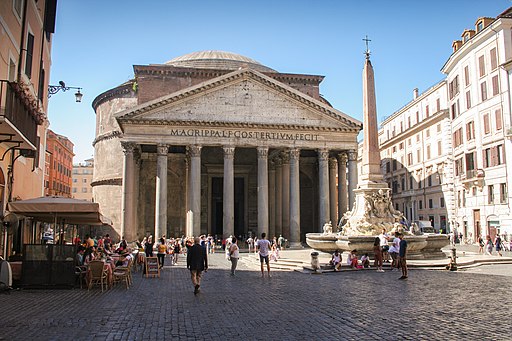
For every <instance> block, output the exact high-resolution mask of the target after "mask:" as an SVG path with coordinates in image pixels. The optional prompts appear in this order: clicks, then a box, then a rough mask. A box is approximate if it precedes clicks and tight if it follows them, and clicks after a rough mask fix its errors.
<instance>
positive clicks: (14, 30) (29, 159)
mask: <svg viewBox="0 0 512 341" xmlns="http://www.w3.org/2000/svg"><path fill="white" fill-rule="evenodd" d="M56 5H57V1H56V0H39V1H35V0H5V1H1V2H0V26H1V31H2V34H0V54H1V55H2V58H0V123H1V124H0V154H1V155H3V156H2V158H1V161H0V215H1V216H4V215H5V212H4V210H5V206H6V203H7V202H8V201H11V200H20V199H28V198H34V197H40V196H42V195H43V194H44V185H43V180H44V166H45V140H46V129H47V126H48V121H47V106H48V97H47V94H48V79H49V74H50V65H51V40H52V39H51V38H52V34H53V32H54V28H55V14H56ZM28 228H29V227H27V226H24V225H22V224H20V225H19V226H17V227H15V228H14V227H13V228H10V229H8V239H7V240H8V243H7V245H3V247H4V249H5V248H9V249H10V248H11V246H13V248H14V249H13V250H14V251H16V252H18V253H19V252H20V251H21V245H22V243H23V242H29V241H30V236H31V234H30V233H28V232H27V233H24V230H25V229H28ZM27 231H28V230H27ZM1 240H2V241H1V243H2V244H3V241H4V238H1ZM10 251H11V250H9V252H7V253H10Z"/></svg>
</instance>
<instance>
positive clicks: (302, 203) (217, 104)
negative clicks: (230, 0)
mask: <svg viewBox="0 0 512 341" xmlns="http://www.w3.org/2000/svg"><path fill="white" fill-rule="evenodd" d="M133 69H134V78H133V79H132V80H130V81H128V82H126V83H124V84H121V85H119V86H117V87H115V88H113V89H110V90H108V91H106V92H104V93H102V94H100V95H99V96H97V97H96V99H95V100H94V102H93V108H94V110H95V112H96V137H95V140H94V142H93V144H94V149H95V163H94V179H93V183H92V185H93V197H94V201H96V202H98V203H99V204H100V206H101V209H102V212H103V213H104V214H105V215H107V216H109V217H110V218H111V219H112V221H113V222H114V226H113V228H114V230H115V232H116V233H117V234H118V237H120V236H123V235H124V236H125V237H126V239H127V240H128V241H132V240H135V239H141V238H142V237H143V236H145V235H149V234H151V235H153V236H157V237H160V236H162V235H166V236H168V237H170V236H181V235H189V236H190V235H200V234H211V235H217V236H218V237H220V236H223V237H227V236H229V235H236V236H239V235H247V234H249V233H253V234H255V233H257V234H258V235H259V234H260V233H261V232H266V233H267V235H269V236H270V237H273V236H279V235H283V236H284V237H285V238H287V239H288V240H289V241H290V243H291V244H298V243H300V242H301V241H304V239H305V237H304V236H305V234H306V233H309V232H318V231H321V230H322V227H323V225H324V224H325V223H326V222H329V221H332V224H333V225H334V226H335V225H336V223H337V222H338V220H339V219H340V217H341V216H342V214H343V213H344V212H345V211H347V209H348V207H349V205H350V206H351V205H352V202H353V195H352V190H353V189H354V188H355V187H356V185H357V167H356V159H357V156H356V153H357V135H358V133H359V131H360V130H361V128H362V124H361V122H359V121H358V120H355V119H353V118H351V117H349V116H348V115H346V114H344V113H343V112H341V111H339V110H336V109H334V108H333V107H332V106H331V105H330V104H329V102H328V101H327V100H325V99H324V98H323V97H322V96H321V95H320V83H321V82H322V80H323V78H324V77H323V76H318V75H307V74H291V73H281V72H278V71H276V70H273V69H271V68H269V67H267V66H264V65H262V64H260V63H258V62H257V61H255V60H253V59H250V58H247V57H245V56H241V55H238V54H234V53H229V52H221V51H203V52H195V53H191V54H188V55H184V56H181V57H177V58H174V59H172V60H170V61H168V62H166V63H165V64H149V65H134V67H133Z"/></svg>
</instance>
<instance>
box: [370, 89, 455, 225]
mask: <svg viewBox="0 0 512 341" xmlns="http://www.w3.org/2000/svg"><path fill="white" fill-rule="evenodd" d="M446 93H447V91H446V82H445V81H441V82H440V83H438V84H436V85H434V86H432V87H431V88H430V89H428V90H427V91H425V92H424V93H422V94H421V95H419V94H418V90H417V89H415V90H414V93H413V100H412V101H411V102H409V103H408V104H407V105H405V106H404V107H403V108H401V109H400V110H398V111H397V112H395V113H393V115H391V116H389V117H388V118H386V119H385V120H384V121H383V122H382V124H381V129H380V131H379V145H380V148H381V160H382V164H381V169H382V173H383V174H384V180H385V181H386V182H387V183H388V186H389V188H391V190H392V194H393V202H394V205H395V209H396V210H399V211H401V212H402V213H403V214H404V216H405V218H406V219H407V220H408V221H409V222H414V221H417V220H429V221H430V222H431V225H432V226H433V227H434V229H435V230H436V231H439V230H442V231H444V232H446V231H447V230H448V229H449V228H450V226H453V225H454V224H455V221H456V218H455V211H454V203H453V182H452V177H453V165H452V158H451V156H452V148H451V121H450V117H449V113H448V109H447V107H448V105H447V96H446Z"/></svg>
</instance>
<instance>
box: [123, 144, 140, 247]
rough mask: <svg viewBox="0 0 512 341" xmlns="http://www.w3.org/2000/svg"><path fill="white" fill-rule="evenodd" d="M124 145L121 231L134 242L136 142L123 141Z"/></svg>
mask: <svg viewBox="0 0 512 341" xmlns="http://www.w3.org/2000/svg"><path fill="white" fill-rule="evenodd" d="M121 146H122V147H123V153H124V158H123V197H122V198H121V207H122V215H121V231H120V235H119V237H120V238H123V237H125V238H126V240H127V241H130V242H132V241H133V240H134V238H135V225H134V221H133V212H134V211H135V207H134V201H133V196H134V186H135V159H134V156H133V152H134V149H135V147H136V144H135V143H132V142H121Z"/></svg>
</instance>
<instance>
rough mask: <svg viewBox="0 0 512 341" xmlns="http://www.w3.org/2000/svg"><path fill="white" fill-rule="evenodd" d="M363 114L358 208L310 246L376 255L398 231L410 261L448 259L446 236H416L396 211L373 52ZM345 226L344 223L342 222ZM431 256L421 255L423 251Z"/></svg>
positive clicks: (366, 71)
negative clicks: (386, 170) (387, 235)
mask: <svg viewBox="0 0 512 341" xmlns="http://www.w3.org/2000/svg"><path fill="white" fill-rule="evenodd" d="M363 113H364V129H363V134H364V140H363V150H362V172H361V175H360V179H359V180H360V181H359V184H358V188H357V189H356V190H354V192H355V202H354V207H353V209H352V210H351V211H349V212H347V213H345V215H344V216H343V219H342V221H343V222H345V223H344V225H342V226H341V231H339V232H338V233H332V232H330V233H329V231H332V225H331V228H330V230H329V226H328V225H329V224H330V222H329V223H326V224H325V225H324V233H308V234H307V235H306V242H307V243H308V245H309V246H310V247H312V248H314V249H317V250H320V251H326V252H333V251H334V250H341V251H350V250H354V249H356V250H357V251H358V252H360V253H366V252H368V253H370V254H371V253H372V250H373V242H374V240H375V237H376V236H378V235H379V234H380V233H381V232H382V229H386V231H388V232H390V231H394V230H398V231H400V232H403V233H404V234H405V239H406V240H407V242H408V250H409V257H410V258H411V256H412V258H414V257H417V258H427V257H428V258H437V257H443V258H444V257H446V256H445V255H444V253H442V252H441V247H444V246H446V245H448V243H449V240H448V237H447V236H446V235H414V234H413V233H410V232H409V231H408V230H407V229H406V228H405V226H404V225H402V224H401V222H403V221H405V219H404V216H403V214H402V213H401V212H399V211H397V210H396V209H395V208H394V207H393V202H392V200H391V196H390V192H391V189H390V188H389V187H388V185H387V183H386V182H385V181H384V178H383V176H382V173H381V169H380V164H381V159H380V151H379V142H378V126H377V110H376V101H375V81H374V73H373V67H372V64H371V62H370V52H369V51H368V50H367V51H366V61H365V65H364V70H363ZM340 224H341V222H340ZM423 250H425V251H427V252H421V251H423Z"/></svg>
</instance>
